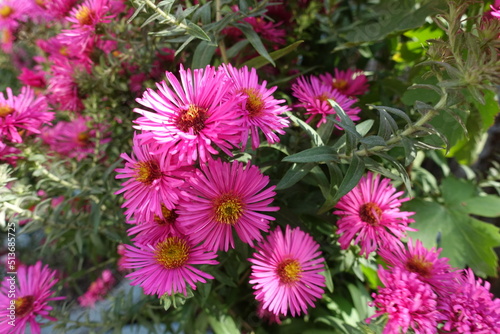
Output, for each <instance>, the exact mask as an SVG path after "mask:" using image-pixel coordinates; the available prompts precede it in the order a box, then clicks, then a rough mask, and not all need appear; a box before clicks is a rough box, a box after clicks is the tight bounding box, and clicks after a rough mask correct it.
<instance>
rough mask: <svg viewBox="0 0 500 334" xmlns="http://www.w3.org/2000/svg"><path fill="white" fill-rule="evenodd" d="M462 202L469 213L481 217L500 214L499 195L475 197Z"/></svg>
mask: <svg viewBox="0 0 500 334" xmlns="http://www.w3.org/2000/svg"><path fill="white" fill-rule="evenodd" d="M460 204H461V205H462V206H463V208H464V210H465V211H466V212H467V213H469V214H472V215H476V216H481V217H499V216H500V198H499V197H498V196H493V195H487V196H481V197H473V198H469V199H466V200H464V201H463V202H461V203H460Z"/></svg>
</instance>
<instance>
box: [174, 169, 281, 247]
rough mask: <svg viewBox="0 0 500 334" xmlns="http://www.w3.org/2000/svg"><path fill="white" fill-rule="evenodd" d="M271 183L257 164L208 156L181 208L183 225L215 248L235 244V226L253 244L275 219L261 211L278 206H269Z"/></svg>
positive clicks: (181, 222) (238, 232) (271, 199)
mask: <svg viewBox="0 0 500 334" xmlns="http://www.w3.org/2000/svg"><path fill="white" fill-rule="evenodd" d="M268 183H269V177H267V176H264V175H263V174H262V173H261V172H260V170H259V168H257V167H256V166H252V165H247V166H244V165H243V164H242V163H240V162H237V161H233V162H231V163H226V162H221V161H220V160H215V161H214V160H209V161H208V164H207V165H205V164H202V165H201V171H200V170H197V172H196V177H193V178H191V179H190V181H189V185H190V186H191V187H190V188H189V189H186V196H185V198H184V200H183V201H182V202H181V203H180V205H179V210H178V213H179V217H178V219H177V221H178V223H179V227H180V229H181V230H182V231H183V232H184V233H185V234H189V235H190V236H191V237H192V239H193V241H194V242H195V243H199V242H204V246H205V247H206V248H207V249H209V250H213V251H216V250H218V249H219V250H224V251H227V250H228V249H229V248H234V240H233V228H234V230H235V231H236V233H237V234H238V236H239V237H240V239H241V240H242V241H243V242H245V243H247V244H250V245H252V244H253V241H254V240H257V241H259V240H261V239H262V235H261V231H264V232H267V231H268V230H269V221H270V220H274V217H271V216H268V215H264V214H262V213H260V211H277V210H279V208H278V207H271V206H269V205H270V204H271V202H272V201H273V196H274V195H275V192H274V191H273V190H274V188H275V186H271V187H269V188H267V189H264V188H265V187H266V186H267V184H268Z"/></svg>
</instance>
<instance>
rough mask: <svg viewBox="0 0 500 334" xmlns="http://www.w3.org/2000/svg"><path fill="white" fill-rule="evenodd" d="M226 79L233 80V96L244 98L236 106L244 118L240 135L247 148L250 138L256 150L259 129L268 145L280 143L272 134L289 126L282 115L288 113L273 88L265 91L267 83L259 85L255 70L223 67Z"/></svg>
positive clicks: (281, 132)
mask: <svg viewBox="0 0 500 334" xmlns="http://www.w3.org/2000/svg"><path fill="white" fill-rule="evenodd" d="M224 69H225V70H226V71H227V73H228V75H229V77H230V78H231V79H232V81H233V85H234V86H233V90H232V91H233V93H235V94H239V93H241V94H242V95H243V96H244V97H245V99H244V100H243V101H242V102H241V103H240V104H239V105H238V107H239V108H238V111H239V113H240V114H241V115H242V118H243V128H244V130H243V132H242V134H241V139H240V140H241V143H242V144H243V148H245V147H246V144H247V141H248V139H249V138H251V140H252V149H254V150H255V149H256V148H257V147H259V144H260V139H259V132H258V130H259V129H260V130H261V131H262V132H263V133H264V135H265V136H266V139H267V141H268V142H269V143H276V142H279V137H278V136H277V135H276V134H275V132H276V133H279V134H284V133H285V131H284V130H283V128H286V127H288V125H289V121H288V119H287V118H286V117H282V114H283V113H284V112H286V111H288V110H289V108H288V106H282V105H280V103H284V102H286V101H285V100H276V99H275V98H274V97H273V95H272V94H273V92H274V91H275V90H276V89H277V88H278V87H276V86H274V87H272V88H270V89H267V88H266V84H267V82H266V81H263V82H262V84H259V78H258V76H257V71H256V70H255V68H252V69H251V70H249V69H248V68H247V67H246V66H245V67H243V68H241V69H237V68H235V67H233V66H231V65H224Z"/></svg>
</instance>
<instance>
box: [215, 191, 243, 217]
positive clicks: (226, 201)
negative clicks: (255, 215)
mask: <svg viewBox="0 0 500 334" xmlns="http://www.w3.org/2000/svg"><path fill="white" fill-rule="evenodd" d="M214 207H215V220H216V221H218V222H219V223H222V224H227V225H234V224H236V222H238V220H239V219H240V217H241V215H242V214H243V203H242V202H241V199H240V198H239V197H238V196H237V195H235V194H232V193H229V194H224V195H222V196H220V197H219V198H217V199H216V200H215V201H214Z"/></svg>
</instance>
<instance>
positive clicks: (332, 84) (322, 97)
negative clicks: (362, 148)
mask: <svg viewBox="0 0 500 334" xmlns="http://www.w3.org/2000/svg"><path fill="white" fill-rule="evenodd" d="M367 91H368V80H367V78H366V76H365V75H364V74H363V72H361V71H353V70H350V69H348V70H347V71H341V70H339V69H335V75H334V76H332V75H331V74H330V73H325V74H322V75H320V76H319V77H317V76H314V75H311V76H309V77H300V78H299V79H298V80H297V82H296V83H294V84H293V85H292V94H293V96H295V97H296V98H297V99H298V100H299V103H297V104H296V105H295V107H296V108H303V109H305V110H306V111H305V113H304V114H305V115H309V118H308V119H307V120H306V122H307V123H310V122H312V121H317V124H316V126H317V127H319V126H320V125H321V124H324V123H326V120H327V117H328V116H335V119H336V120H337V121H340V118H339V117H338V115H336V112H335V109H334V107H333V106H332V104H331V103H330V101H329V100H333V101H334V102H335V103H337V105H338V106H339V107H340V108H341V109H342V110H343V111H344V112H345V113H346V114H347V115H348V116H349V118H350V119H351V120H353V121H357V120H359V119H360V118H359V116H358V114H359V112H360V111H361V109H360V108H358V107H354V106H353V105H354V104H355V103H356V102H357V99H356V98H355V96H358V95H363V94H365V93H366V92H367ZM318 118H319V119H318ZM337 127H338V126H337Z"/></svg>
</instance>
